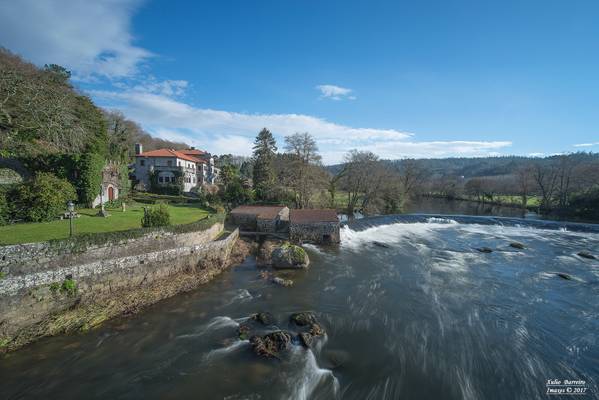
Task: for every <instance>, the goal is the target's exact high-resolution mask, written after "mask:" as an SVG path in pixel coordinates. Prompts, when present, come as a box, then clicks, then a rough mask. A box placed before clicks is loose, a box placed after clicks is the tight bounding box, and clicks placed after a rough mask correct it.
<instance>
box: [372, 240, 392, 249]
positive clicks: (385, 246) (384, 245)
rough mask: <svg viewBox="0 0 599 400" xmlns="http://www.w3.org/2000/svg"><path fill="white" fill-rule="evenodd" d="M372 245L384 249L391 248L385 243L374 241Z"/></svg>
mask: <svg viewBox="0 0 599 400" xmlns="http://www.w3.org/2000/svg"><path fill="white" fill-rule="evenodd" d="M372 244H373V245H375V246H378V247H382V248H384V249H388V248H390V247H391V246H389V245H388V244H387V243H383V242H377V241H376V240H375V241H374V242H372Z"/></svg>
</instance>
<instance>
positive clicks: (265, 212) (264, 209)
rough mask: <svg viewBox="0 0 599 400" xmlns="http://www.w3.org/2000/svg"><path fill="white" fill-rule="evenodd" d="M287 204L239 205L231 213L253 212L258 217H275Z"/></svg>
mask: <svg viewBox="0 0 599 400" xmlns="http://www.w3.org/2000/svg"><path fill="white" fill-rule="evenodd" d="M284 208H285V206H239V207H236V208H234V209H233V210H231V214H252V215H256V218H258V219H275V218H276V217H277V215H278V214H279V213H280V212H281V210H283V209H284Z"/></svg>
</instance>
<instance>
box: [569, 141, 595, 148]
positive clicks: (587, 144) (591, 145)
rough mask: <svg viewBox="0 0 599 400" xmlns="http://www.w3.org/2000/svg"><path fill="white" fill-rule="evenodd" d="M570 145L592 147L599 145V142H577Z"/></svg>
mask: <svg viewBox="0 0 599 400" xmlns="http://www.w3.org/2000/svg"><path fill="white" fill-rule="evenodd" d="M572 146H574V147H593V146H599V142H592V143H578V144H574V145H572Z"/></svg>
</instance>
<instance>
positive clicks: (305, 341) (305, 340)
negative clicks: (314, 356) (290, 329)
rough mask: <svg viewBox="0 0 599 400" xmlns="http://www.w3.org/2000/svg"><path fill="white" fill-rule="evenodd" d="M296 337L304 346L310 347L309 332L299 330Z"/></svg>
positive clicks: (310, 336) (310, 337)
mask: <svg viewBox="0 0 599 400" xmlns="http://www.w3.org/2000/svg"><path fill="white" fill-rule="evenodd" d="M298 337H299V340H300V342H301V344H302V345H303V346H304V347H308V348H310V347H312V335H311V334H310V333H309V332H300V334H299V335H298Z"/></svg>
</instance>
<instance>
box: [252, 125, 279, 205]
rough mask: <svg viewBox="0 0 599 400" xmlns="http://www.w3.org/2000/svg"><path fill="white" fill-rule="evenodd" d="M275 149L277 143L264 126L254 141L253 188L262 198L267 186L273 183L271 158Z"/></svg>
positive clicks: (265, 195)
mask: <svg viewBox="0 0 599 400" xmlns="http://www.w3.org/2000/svg"><path fill="white" fill-rule="evenodd" d="M276 151H277V143H276V141H275V138H274V137H273V136H272V133H271V132H270V131H269V130H268V129H266V128H264V129H262V130H261V131H260V133H258V136H256V140H255V141H254V171H253V179H254V189H255V190H256V196H257V197H258V198H259V199H262V200H264V199H265V198H266V197H267V193H268V190H269V188H270V187H271V186H272V184H273V183H274V175H275V174H274V169H273V165H272V161H273V158H274V156H275V153H276Z"/></svg>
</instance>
